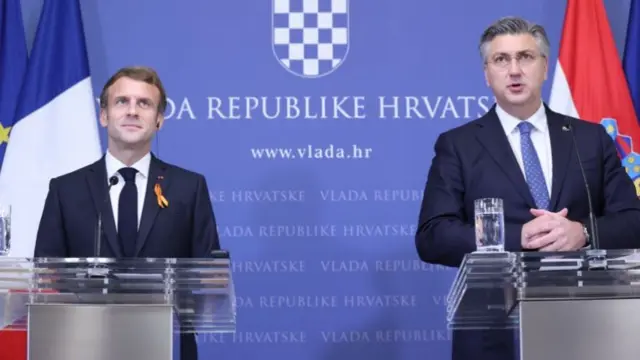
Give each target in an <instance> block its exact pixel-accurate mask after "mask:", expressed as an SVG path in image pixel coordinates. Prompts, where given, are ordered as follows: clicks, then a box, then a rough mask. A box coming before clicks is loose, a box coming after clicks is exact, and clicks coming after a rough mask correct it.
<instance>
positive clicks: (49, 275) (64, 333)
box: [0, 251, 236, 360]
mask: <svg viewBox="0 0 640 360" xmlns="http://www.w3.org/2000/svg"><path fill="white" fill-rule="evenodd" d="M0 294H1V296H0V305H1V306H0V309H1V310H0V311H1V312H0V315H2V323H3V324H2V325H3V327H4V331H27V339H28V341H27V342H28V345H27V346H28V354H29V355H28V359H29V360H44V359H47V360H62V359H65V360H80V359H83V360H86V359H96V360H100V359H136V360H151V359H153V360H161V359H167V360H170V359H172V356H173V340H174V337H175V336H176V334H184V333H193V334H195V333H198V334H203V333H219V332H234V331H235V326H236V304H235V291H234V287H233V280H232V276H231V267H230V259H229V254H228V253H227V252H225V251H219V252H214V254H213V257H212V258H203V259H192V258H189V259H176V258H171V259H158V258H154V259H148V258H140V259H109V258H33V259H28V258H12V257H0Z"/></svg>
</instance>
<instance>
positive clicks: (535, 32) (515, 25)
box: [479, 17, 549, 61]
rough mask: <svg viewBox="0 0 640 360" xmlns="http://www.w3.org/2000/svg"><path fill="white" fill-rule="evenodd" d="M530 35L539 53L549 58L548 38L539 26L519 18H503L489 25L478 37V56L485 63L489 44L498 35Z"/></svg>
mask: <svg viewBox="0 0 640 360" xmlns="http://www.w3.org/2000/svg"><path fill="white" fill-rule="evenodd" d="M520 34H530V35H531V36H533V38H534V39H535V40H536V43H537V44H538V49H539V50H540V53H541V54H542V55H543V56H544V57H546V58H547V59H548V58H549V38H548V37H547V32H546V31H545V30H544V28H543V27H542V26H541V25H538V24H534V23H531V22H529V21H527V20H525V19H522V18H519V17H504V18H502V19H500V20H498V21H496V22H495V23H493V24H491V25H490V26H489V27H488V28H487V29H486V30H485V31H484V32H483V33H482V36H481V37H480V46H479V50H480V56H482V60H483V61H487V57H488V56H489V54H488V52H489V43H490V42H491V41H493V39H495V38H496V37H498V36H500V35H520Z"/></svg>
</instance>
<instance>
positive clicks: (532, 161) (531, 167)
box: [518, 121, 549, 210]
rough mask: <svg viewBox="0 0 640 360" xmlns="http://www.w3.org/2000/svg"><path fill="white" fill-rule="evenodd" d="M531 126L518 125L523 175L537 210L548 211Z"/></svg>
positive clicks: (544, 186) (542, 175)
mask: <svg viewBox="0 0 640 360" xmlns="http://www.w3.org/2000/svg"><path fill="white" fill-rule="evenodd" d="M532 128H533V125H531V123H528V122H526V121H522V122H521V123H520V124H518V129H520V149H521V151H522V162H523V163H524V173H525V177H526V179H527V184H528V185H529V191H531V195H532V196H533V200H534V201H535V202H536V206H537V207H538V209H545V210H548V207H549V191H548V190H547V185H546V182H545V180H544V173H543V172H542V166H541V165H540V159H539V158H538V153H537V152H536V149H535V148H534V147H533V143H532V142H531V136H530V135H531V129H532Z"/></svg>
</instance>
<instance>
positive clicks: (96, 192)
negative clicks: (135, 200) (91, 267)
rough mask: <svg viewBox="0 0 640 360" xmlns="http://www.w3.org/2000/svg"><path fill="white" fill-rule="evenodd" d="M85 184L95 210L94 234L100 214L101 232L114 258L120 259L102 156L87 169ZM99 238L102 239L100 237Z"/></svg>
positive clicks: (120, 250)
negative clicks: (89, 191)
mask: <svg viewBox="0 0 640 360" xmlns="http://www.w3.org/2000/svg"><path fill="white" fill-rule="evenodd" d="M87 182H88V183H89V188H90V189H91V196H92V197H93V204H94V206H95V210H96V225H95V232H97V231H98V228H97V226H98V225H97V219H98V216H99V214H102V231H103V233H104V234H105V236H106V238H107V243H108V244H109V246H110V247H111V250H112V252H113V254H115V257H122V249H121V247H120V242H119V241H118V234H117V233H116V223H115V220H114V218H113V210H112V205H111V198H110V197H109V196H108V195H109V194H108V187H109V183H108V181H107V169H106V165H105V160H104V156H103V157H102V159H100V160H99V161H97V162H96V163H94V165H93V166H91V167H90V168H89V172H88V173H87ZM95 235H96V234H95V233H94V236H95ZM100 237H101V238H102V236H100ZM94 239H95V238H92V241H93V240H94ZM101 256H102V255H101Z"/></svg>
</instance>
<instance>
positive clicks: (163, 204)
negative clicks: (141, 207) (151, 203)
mask: <svg viewBox="0 0 640 360" xmlns="http://www.w3.org/2000/svg"><path fill="white" fill-rule="evenodd" d="M153 192H155V193H156V199H157V200H158V206H160V208H163V209H164V208H166V207H167V206H169V201H168V200H167V198H165V197H164V195H162V188H161V187H160V184H156V186H155V187H154V188H153Z"/></svg>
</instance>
